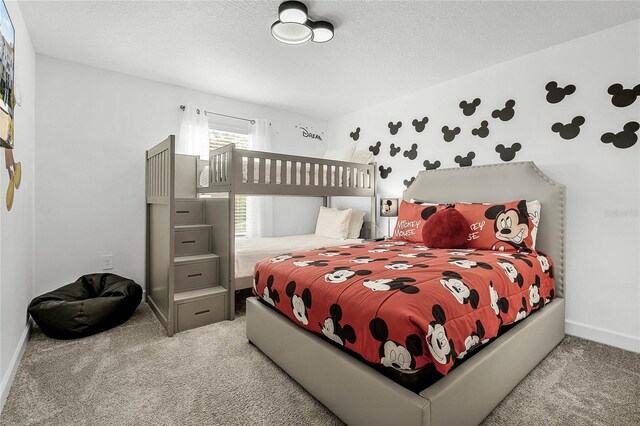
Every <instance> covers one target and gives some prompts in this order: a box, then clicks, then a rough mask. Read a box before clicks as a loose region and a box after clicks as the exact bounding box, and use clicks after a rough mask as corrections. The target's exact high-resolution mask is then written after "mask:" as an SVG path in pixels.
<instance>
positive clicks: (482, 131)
mask: <svg viewBox="0 0 640 426" xmlns="http://www.w3.org/2000/svg"><path fill="white" fill-rule="evenodd" d="M471 134H472V135H473V136H479V137H481V138H486V137H487V136H489V122H488V121H487V120H482V123H480V127H478V128H477V129H473V130H471Z"/></svg>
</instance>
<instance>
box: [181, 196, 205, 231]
mask: <svg viewBox="0 0 640 426" xmlns="http://www.w3.org/2000/svg"><path fill="white" fill-rule="evenodd" d="M203 211H204V207H203V203H202V201H201V200H176V225H191V224H198V223H202V222H204V219H203Z"/></svg>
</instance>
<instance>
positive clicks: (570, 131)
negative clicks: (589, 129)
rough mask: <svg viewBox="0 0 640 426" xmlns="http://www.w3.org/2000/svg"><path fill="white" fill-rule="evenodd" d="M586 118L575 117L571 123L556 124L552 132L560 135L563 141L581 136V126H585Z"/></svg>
mask: <svg viewBox="0 0 640 426" xmlns="http://www.w3.org/2000/svg"><path fill="white" fill-rule="evenodd" d="M584 121H585V120H584V117H583V116H581V115H579V116H577V117H574V118H573V120H571V122H570V123H567V124H563V123H554V124H553V126H551V130H552V131H553V132H555V133H558V134H559V135H560V137H561V138H562V139H566V140H569V139H573V138H575V137H576V136H578V135H579V134H580V126H582V125H583V124H584Z"/></svg>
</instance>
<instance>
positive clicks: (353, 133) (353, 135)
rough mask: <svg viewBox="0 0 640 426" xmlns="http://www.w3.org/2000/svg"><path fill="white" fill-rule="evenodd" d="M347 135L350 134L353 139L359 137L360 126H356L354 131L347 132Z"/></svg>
mask: <svg viewBox="0 0 640 426" xmlns="http://www.w3.org/2000/svg"><path fill="white" fill-rule="evenodd" d="M349 136H351V139H353V140H354V141H357V140H358V139H360V127H358V128H356V130H355V131H353V132H351V133H349Z"/></svg>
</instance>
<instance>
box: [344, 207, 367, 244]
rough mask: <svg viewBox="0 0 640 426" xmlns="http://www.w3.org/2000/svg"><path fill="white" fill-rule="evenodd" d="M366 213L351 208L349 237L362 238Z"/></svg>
mask: <svg viewBox="0 0 640 426" xmlns="http://www.w3.org/2000/svg"><path fill="white" fill-rule="evenodd" d="M364 215H365V213H364V212H363V211H360V210H351V220H350V221H349V235H347V238H360V230H361V229H362V225H363V224H364Z"/></svg>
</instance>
